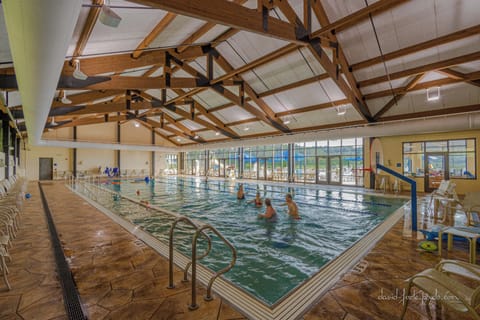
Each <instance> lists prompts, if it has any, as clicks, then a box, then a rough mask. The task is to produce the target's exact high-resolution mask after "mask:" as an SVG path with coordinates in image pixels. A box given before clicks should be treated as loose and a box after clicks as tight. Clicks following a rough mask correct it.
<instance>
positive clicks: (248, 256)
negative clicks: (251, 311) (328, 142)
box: [97, 177, 407, 306]
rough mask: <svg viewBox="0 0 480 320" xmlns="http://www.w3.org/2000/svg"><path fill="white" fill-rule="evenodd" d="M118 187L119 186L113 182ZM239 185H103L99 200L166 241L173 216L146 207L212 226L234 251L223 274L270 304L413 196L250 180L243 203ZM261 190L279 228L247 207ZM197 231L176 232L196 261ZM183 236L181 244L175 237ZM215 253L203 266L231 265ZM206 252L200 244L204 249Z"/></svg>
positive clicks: (220, 250)
mask: <svg viewBox="0 0 480 320" xmlns="http://www.w3.org/2000/svg"><path fill="white" fill-rule="evenodd" d="M112 182H113V183H112ZM238 185H239V183H238V182H234V181H227V180H226V181H223V180H209V181H208V182H205V181H204V180H201V179H195V178H183V177H165V178H158V179H156V180H155V181H148V182H145V181H143V180H141V179H139V180H116V181H114V180H105V181H103V183H101V186H102V187H104V188H108V189H109V190H111V191H114V192H115V193H116V194H115V193H113V194H111V195H110V196H109V197H99V198H98V199H97V201H98V202H99V203H100V204H101V205H102V206H104V207H105V208H107V209H108V210H110V211H112V212H114V213H115V214H117V215H119V216H121V217H123V218H124V219H126V220H128V221H130V222H132V223H133V224H135V225H137V226H139V227H141V228H142V229H143V230H145V231H147V232H148V233H150V234H152V235H153V236H154V237H156V238H157V239H159V240H160V241H163V242H166V243H168V233H169V228H170V226H171V224H172V222H173V221H174V219H175V218H174V217H172V216H170V215H167V214H164V213H162V212H160V211H158V210H153V209H152V208H150V209H148V208H147V209H146V208H144V207H140V206H139V205H138V204H137V203H134V202H132V201H129V200H126V199H124V198H122V197H121V196H117V194H118V195H122V196H126V197H128V198H130V199H134V200H136V201H138V202H141V203H144V204H146V203H147V202H148V205H149V206H150V207H155V208H159V209H161V210H166V211H169V212H175V213H178V214H182V215H185V216H188V217H190V218H193V219H194V220H198V221H202V222H204V223H208V224H211V225H212V226H214V227H215V228H216V229H217V230H219V231H220V232H221V233H222V234H223V236H224V237H225V238H227V239H228V240H229V241H230V242H231V243H232V244H233V245H234V247H235V248H236V250H237V254H238V258H237V262H236V265H235V267H234V268H233V269H232V270H230V271H229V272H228V273H226V274H225V275H224V277H225V278H226V279H227V280H228V281H230V282H232V283H233V284H235V285H236V286H238V287H240V288H242V289H243V290H244V291H246V292H248V293H249V294H251V295H253V296H254V297H256V299H258V300H260V301H262V302H263V303H264V304H266V305H267V306H273V305H275V304H278V303H279V302H280V301H282V300H283V299H284V298H285V297H286V296H288V295H289V293H290V292H292V290H293V289H295V288H297V287H298V286H300V285H301V284H302V283H304V282H305V281H306V280H307V279H309V278H310V277H312V276H313V275H315V274H317V273H318V272H319V270H321V269H322V267H323V266H325V265H326V264H327V263H328V262H330V261H332V260H334V259H335V258H336V257H338V256H339V255H340V254H341V253H342V252H344V251H345V250H346V249H348V248H349V247H351V246H352V245H353V244H355V243H356V242H357V241H358V240H359V239H361V238H362V237H364V236H365V235H366V234H367V233H369V231H370V230H372V229H374V228H375V227H376V226H377V225H379V224H380V223H381V222H382V221H384V220H385V219H387V218H388V217H389V216H390V215H391V214H392V213H393V212H395V211H396V210H397V209H398V208H400V207H401V206H403V205H404V204H405V202H406V201H407V199H405V198H389V197H384V196H381V195H371V194H366V193H362V192H361V190H358V191H356V190H355V189H333V188H329V187H325V188H322V187H313V186H312V187H311V188H309V187H304V186H295V187H291V186H287V185H279V184H268V183H267V184H263V183H256V182H253V181H252V182H246V183H244V184H243V185H244V189H245V193H246V199H245V200H237V199H236V192H237V189H238ZM257 191H259V192H260V194H261V197H262V198H270V199H271V200H272V205H273V207H274V208H275V209H276V210H277V213H278V217H279V218H278V220H277V222H275V223H272V222H266V221H264V220H261V219H258V218H257V215H258V214H259V213H263V212H264V211H265V206H262V207H256V206H255V205H254V204H253V203H248V201H249V200H252V199H253V198H254V197H255V194H256V192H257ZM287 192H288V193H291V194H292V195H293V198H294V200H295V201H296V203H297V205H298V208H299V212H300V215H301V217H302V219H301V220H293V219H290V218H289V217H288V214H287V207H286V206H282V205H281V204H283V203H285V194H286V193H287ZM191 234H192V232H191V229H188V228H183V229H180V230H178V231H176V233H175V237H176V238H175V239H176V240H175V243H176V250H178V251H180V252H182V253H183V254H185V255H187V256H190V252H191ZM177 239H178V240H177ZM212 241H213V245H212V252H211V254H210V255H208V256H207V257H206V258H204V259H202V260H201V261H200V262H199V263H201V264H202V265H204V266H206V267H207V268H209V269H211V270H214V271H216V270H219V269H221V268H223V267H225V266H226V265H227V264H228V263H229V262H230V251H229V249H228V248H227V247H226V246H225V245H224V244H223V243H222V242H221V241H220V239H218V238H215V237H214V236H212ZM201 251H202V246H200V249H199V252H201Z"/></svg>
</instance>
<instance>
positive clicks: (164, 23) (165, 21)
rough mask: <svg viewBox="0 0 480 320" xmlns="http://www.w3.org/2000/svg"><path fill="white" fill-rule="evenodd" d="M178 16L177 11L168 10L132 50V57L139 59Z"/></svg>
mask: <svg viewBox="0 0 480 320" xmlns="http://www.w3.org/2000/svg"><path fill="white" fill-rule="evenodd" d="M176 17H177V15H176V14H175V13H171V12H168V13H167V14H166V15H165V16H164V17H163V18H162V20H160V22H159V23H158V24H157V25H156V26H155V27H154V28H153V29H152V31H150V33H149V34H148V35H147V36H146V37H145V39H143V40H142V42H140V44H139V45H138V46H137V48H136V49H135V50H134V51H133V52H132V58H134V59H137V58H138V57H140V56H141V55H142V53H143V52H144V50H145V49H147V48H148V46H149V45H150V44H151V43H152V42H153V41H154V40H155V39H156V38H157V37H158V35H159V34H160V33H162V31H164V30H165V29H166V28H167V27H168V26H169V25H170V23H172V22H173V20H175V18H176Z"/></svg>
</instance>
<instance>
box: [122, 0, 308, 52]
mask: <svg viewBox="0 0 480 320" xmlns="http://www.w3.org/2000/svg"><path fill="white" fill-rule="evenodd" d="M131 1H132V2H136V3H139V4H142V5H145V6H150V7H153V8H158V9H162V10H166V11H170V12H174V13H177V14H181V15H185V16H189V17H193V18H197V19H202V20H206V21H209V22H214V23H218V24H222V25H225V26H229V27H232V28H235V29H240V30H245V31H250V32H254V33H258V34H262V35H266V36H269V37H275V38H278V39H281V40H285V41H289V42H293V43H297V44H300V45H304V44H306V43H305V42H304V40H302V39H303V38H304V37H305V36H307V35H306V34H304V33H301V32H299V30H297V28H296V27H295V26H294V25H291V24H289V23H287V22H284V21H282V20H280V19H276V18H273V17H271V16H269V15H268V14H267V15H263V14H262V13H261V12H258V11H257V10H256V9H249V8H247V7H244V6H242V5H239V4H236V3H233V2H228V1H223V0H209V1H208V2H205V1H203V0H176V1H170V0H131ZM265 26H266V28H265Z"/></svg>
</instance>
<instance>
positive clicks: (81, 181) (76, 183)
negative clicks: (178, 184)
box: [68, 177, 237, 310]
mask: <svg viewBox="0 0 480 320" xmlns="http://www.w3.org/2000/svg"><path fill="white" fill-rule="evenodd" d="M95 182H99V181H98V180H97V179H95V177H82V178H75V177H72V178H71V179H68V183H69V184H70V187H71V188H72V189H78V187H80V186H81V187H83V189H82V190H83V192H84V193H85V194H86V195H87V196H88V197H89V198H92V199H93V198H95V199H98V198H99V191H100V190H102V191H108V192H109V193H112V194H114V195H116V196H118V194H117V193H116V192H113V191H110V190H108V189H104V188H101V187H100V185H99V184H98V185H95ZM87 183H90V185H92V186H93V187H95V190H96V191H97V193H95V192H94V191H93V190H91V189H90V188H89V187H87ZM121 197H122V198H125V199H127V200H129V201H132V202H135V203H137V202H136V201H134V200H132V199H129V198H128V197H125V196H121ZM140 205H142V204H140ZM159 211H161V212H164V213H165V214H168V215H171V216H174V217H176V219H175V221H174V222H173V223H172V225H171V227H170V233H169V273H168V275H169V283H168V287H167V288H170V289H171V288H175V285H174V283H173V261H174V257H173V251H174V250H173V240H174V239H173V238H174V237H173V235H174V231H175V227H176V226H177V225H178V223H179V222H185V223H187V224H189V225H190V226H192V227H193V228H194V229H195V234H194V235H193V239H192V259H191V261H190V262H188V263H187V264H186V266H185V270H184V274H183V281H188V270H189V269H190V267H192V303H191V304H190V305H189V309H190V310H195V309H197V308H198V305H197V303H196V280H197V261H198V260H200V259H203V258H205V257H206V256H207V255H208V254H209V253H210V251H211V249H212V242H211V239H210V237H209V236H208V235H207V234H206V233H205V232H204V231H206V230H210V231H212V232H213V233H215V234H216V235H217V236H218V238H220V239H221V240H222V241H223V242H224V243H225V244H226V245H227V247H229V248H230V250H231V251H232V260H231V261H230V264H229V265H228V266H227V267H225V268H223V269H221V270H219V271H217V272H216V273H215V274H214V275H213V276H212V277H211V278H210V281H209V282H208V285H207V294H206V296H205V300H206V301H210V300H211V299H212V295H211V292H212V286H213V283H214V281H215V280H216V279H217V278H218V277H219V276H221V275H222V274H224V273H226V272H228V271H229V270H230V269H232V268H233V266H234V265H235V262H236V261H237V251H236V250H235V247H233V245H232V244H231V243H230V242H229V241H228V240H227V239H225V237H223V236H222V234H221V233H220V232H219V231H218V230H217V229H215V228H214V227H213V226H211V225H209V224H201V223H199V222H197V223H195V222H194V221H193V220H191V219H189V218H188V217H185V216H179V215H177V214H175V213H173V212H168V211H163V210H159ZM200 235H202V236H203V237H204V238H205V239H206V240H207V249H206V251H205V252H204V253H203V254H202V255H200V256H199V257H197V250H196V249H197V240H198V237H199V236H200Z"/></svg>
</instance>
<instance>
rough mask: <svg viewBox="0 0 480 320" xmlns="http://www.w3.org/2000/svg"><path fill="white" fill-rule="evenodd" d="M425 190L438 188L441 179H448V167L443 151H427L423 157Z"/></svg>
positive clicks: (430, 190) (429, 190)
mask: <svg viewBox="0 0 480 320" xmlns="http://www.w3.org/2000/svg"><path fill="white" fill-rule="evenodd" d="M425 161H426V163H425V168H426V172H425V191H426V192H432V191H433V190H435V189H438V186H439V185H440V182H441V181H442V180H448V168H447V161H446V155H445V153H427V154H426V157H425Z"/></svg>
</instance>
